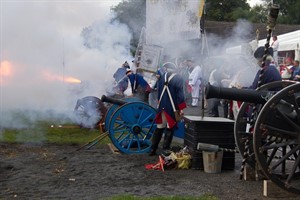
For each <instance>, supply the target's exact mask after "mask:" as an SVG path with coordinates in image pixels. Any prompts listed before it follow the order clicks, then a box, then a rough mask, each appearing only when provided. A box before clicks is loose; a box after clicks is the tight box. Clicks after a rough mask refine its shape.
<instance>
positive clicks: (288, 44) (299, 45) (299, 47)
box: [226, 30, 300, 60]
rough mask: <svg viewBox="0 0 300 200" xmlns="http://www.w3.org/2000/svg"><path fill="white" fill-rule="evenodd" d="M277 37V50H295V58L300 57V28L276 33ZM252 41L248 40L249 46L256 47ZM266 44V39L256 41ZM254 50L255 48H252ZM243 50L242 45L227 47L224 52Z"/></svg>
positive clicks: (236, 52) (235, 52) (259, 43)
mask: <svg viewBox="0 0 300 200" xmlns="http://www.w3.org/2000/svg"><path fill="white" fill-rule="evenodd" d="M277 39H278V41H279V49H278V51H279V52H280V51H295V59H297V60H299V59H300V30H297V31H293V32H289V33H285V34H282V35H278V36H277ZM271 42H272V39H271V41H270V44H271ZM253 43H254V41H252V42H250V43H249V44H250V46H251V47H252V49H253V47H254V48H256V47H255V46H256V45H254V44H253ZM265 44H266V39H262V40H259V41H258V46H265ZM253 50H255V49H253ZM242 51H243V45H239V46H235V47H231V48H228V49H227V50H226V53H229V54H238V53H242Z"/></svg>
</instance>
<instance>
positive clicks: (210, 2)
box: [206, 0, 250, 21]
mask: <svg viewBox="0 0 300 200" xmlns="http://www.w3.org/2000/svg"><path fill="white" fill-rule="evenodd" d="M249 10H250V6H249V4H248V3H247V1H246V0H239V1H236V0H206V19H207V20H212V21H236V20H237V19H241V18H242V19H244V18H246V17H248V11H249Z"/></svg>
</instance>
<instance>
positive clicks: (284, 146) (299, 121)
mask: <svg viewBox="0 0 300 200" xmlns="http://www.w3.org/2000/svg"><path fill="white" fill-rule="evenodd" d="M253 142H254V144H253V150H254V153H255V158H256V161H257V162H258V164H259V166H260V169H261V170H262V171H263V173H264V174H265V176H266V177H267V178H269V179H270V180H271V181H272V182H273V183H275V184H276V185H278V186H279V187H281V188H283V189H285V190H287V191H289V192H293V193H296V194H298V195H299V194H300V83H297V84H293V85H290V86H288V87H286V88H284V89H283V90H281V91H279V92H278V93H276V95H274V96H273V97H272V98H271V99H270V100H269V101H268V102H267V103H266V104H265V105H264V106H263V108H262V109H261V111H260V113H259V115H258V118H257V120H256V123H255V128H254V136H253Z"/></svg>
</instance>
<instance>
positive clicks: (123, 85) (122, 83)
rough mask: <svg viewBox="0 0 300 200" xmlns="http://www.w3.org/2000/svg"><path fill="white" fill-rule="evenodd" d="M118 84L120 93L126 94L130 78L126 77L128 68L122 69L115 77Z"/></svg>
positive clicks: (118, 70)
mask: <svg viewBox="0 0 300 200" xmlns="http://www.w3.org/2000/svg"><path fill="white" fill-rule="evenodd" d="M113 77H114V79H115V81H116V82H117V88H118V90H119V91H120V92H122V93H123V92H124V91H125V90H126V89H127V87H128V77H127V76H126V68H124V67H120V68H118V69H117V71H116V72H115V73H114V75H113Z"/></svg>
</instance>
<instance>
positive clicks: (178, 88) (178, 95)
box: [156, 72, 186, 128]
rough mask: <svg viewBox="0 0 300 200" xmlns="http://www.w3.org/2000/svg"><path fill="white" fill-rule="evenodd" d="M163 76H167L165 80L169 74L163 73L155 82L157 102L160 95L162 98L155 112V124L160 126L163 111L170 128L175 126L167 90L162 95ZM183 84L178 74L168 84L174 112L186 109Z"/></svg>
mask: <svg viewBox="0 0 300 200" xmlns="http://www.w3.org/2000/svg"><path fill="white" fill-rule="evenodd" d="M165 75H167V78H169V77H170V75H171V73H169V72H166V73H164V74H163V75H162V76H161V77H160V79H159V80H158V82H157V91H158V100H159V99H160V96H161V95H162V97H161V101H160V102H159V105H158V110H157V111H158V114H157V116H156V123H158V124H160V123H161V122H162V117H161V113H162V112H163V111H164V112H165V114H166V118H167V121H168V124H169V126H170V128H172V127H173V126H175V125H176V119H175V114H174V110H173V107H172V104H171V100H170V97H169V94H168V92H167V90H165V91H164V93H163V94H162V91H163V88H164V85H165V77H166V76H165ZM183 84H184V81H183V79H182V77H181V76H180V75H179V74H176V75H175V76H174V77H173V78H172V79H171V81H170V82H169V83H168V88H169V90H170V93H171V95H172V99H173V102H174V105H175V109H176V110H183V109H184V108H186V103H185V98H184V90H183Z"/></svg>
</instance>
